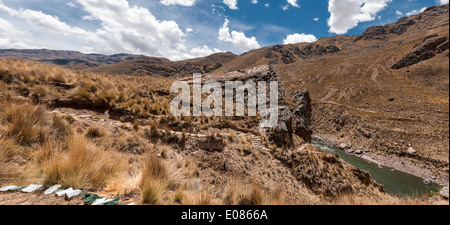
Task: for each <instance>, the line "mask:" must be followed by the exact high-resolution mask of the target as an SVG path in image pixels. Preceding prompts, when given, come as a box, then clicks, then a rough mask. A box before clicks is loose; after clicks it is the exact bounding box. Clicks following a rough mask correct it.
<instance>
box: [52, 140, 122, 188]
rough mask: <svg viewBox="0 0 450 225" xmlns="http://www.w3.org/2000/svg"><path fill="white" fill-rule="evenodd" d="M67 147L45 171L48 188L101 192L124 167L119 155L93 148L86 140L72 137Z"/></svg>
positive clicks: (57, 152)
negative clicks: (49, 185) (99, 190)
mask: <svg viewBox="0 0 450 225" xmlns="http://www.w3.org/2000/svg"><path fill="white" fill-rule="evenodd" d="M67 145H68V146H67V147H68V149H67V153H66V152H63V151H61V150H60V149H59V150H56V151H55V155H54V156H52V157H51V159H50V162H49V163H48V166H47V167H46V168H45V171H44V177H45V183H46V184H56V183H58V184H61V185H64V186H67V187H73V188H88V189H92V188H101V187H103V186H104V185H105V183H106V182H107V181H108V180H109V179H111V178H112V177H113V176H114V175H115V174H116V173H117V172H118V171H120V170H121V169H122V167H123V164H122V160H121V158H120V157H119V156H118V155H117V153H114V152H112V151H107V150H104V149H102V148H100V147H97V146H94V145H93V144H92V143H89V142H88V141H87V140H86V139H85V138H84V137H83V136H80V135H75V136H73V137H72V138H71V139H70V140H69V141H68V143H67Z"/></svg>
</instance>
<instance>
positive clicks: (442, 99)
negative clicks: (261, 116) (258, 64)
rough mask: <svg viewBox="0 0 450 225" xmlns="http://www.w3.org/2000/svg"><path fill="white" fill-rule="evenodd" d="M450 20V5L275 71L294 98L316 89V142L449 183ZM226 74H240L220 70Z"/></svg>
mask: <svg viewBox="0 0 450 225" xmlns="http://www.w3.org/2000/svg"><path fill="white" fill-rule="evenodd" d="M448 21H449V14H448V5H445V6H441V7H432V8H430V9H428V10H426V11H425V12H424V13H421V14H419V15H416V16H412V17H410V18H402V19H400V20H399V22H397V23H394V24H390V25H386V26H383V27H372V28H369V29H368V30H367V31H366V32H365V33H364V34H363V35H361V36H360V37H357V38H355V37H341V38H342V39H341V40H340V41H339V42H340V43H341V45H338V44H336V46H340V47H341V51H340V52H337V53H333V54H326V55H322V56H315V57H312V58H309V59H306V60H303V59H299V57H296V58H295V62H293V63H289V64H286V63H284V62H282V61H279V62H278V63H277V65H276V66H275V68H276V70H277V72H278V73H279V74H280V76H281V77H282V78H283V81H284V85H285V87H286V88H287V89H288V92H289V91H294V90H296V89H297V88H306V89H308V90H310V92H311V97H312V99H313V117H314V119H313V126H314V131H315V133H316V134H317V135H318V136H321V137H323V138H327V139H331V140H333V141H335V142H336V143H340V142H351V143H352V144H353V146H354V148H355V149H356V150H357V149H358V148H363V149H367V150H370V151H371V152H370V153H368V154H367V156H369V157H372V158H375V159H376V160H378V161H382V162H384V163H385V164H386V165H390V166H393V167H395V168H397V169H400V170H404V171H407V172H410V173H413V174H416V175H418V176H422V177H424V178H427V179H430V180H434V181H437V182H440V183H448V165H449V142H448V141H449V128H448V126H449V77H448V73H449V61H448V60H449V58H448V56H449V50H448V48H449V41H448V39H449V38H448V36H449V27H448ZM338 40H339V39H338ZM318 43H327V44H330V43H331V44H332V43H335V41H331V40H330V38H324V39H321V40H319V41H318V42H317V43H315V44H318ZM287 47H288V46H285V48H287ZM231 63H232V62H231ZM227 68H233V69H234V67H233V65H225V66H224V67H223V68H221V69H222V70H226V69H227ZM410 147H412V149H414V150H415V151H417V152H415V153H412V152H414V151H411V150H412V149H409V148H410ZM408 150H409V151H408Z"/></svg>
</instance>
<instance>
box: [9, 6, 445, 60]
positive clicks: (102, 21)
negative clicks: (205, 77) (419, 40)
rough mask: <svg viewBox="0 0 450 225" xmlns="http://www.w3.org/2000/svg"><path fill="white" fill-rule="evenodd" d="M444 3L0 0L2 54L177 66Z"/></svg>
mask: <svg viewBox="0 0 450 225" xmlns="http://www.w3.org/2000/svg"><path fill="white" fill-rule="evenodd" d="M446 3H448V0H314V1H311V0H69V1H62V0H0V48H2V49H5V48H19V49H23V48H47V49H56V50H76V51H81V52H84V53H102V54H116V53H132V54H145V55H148V56H158V57H166V58H169V59H171V60H181V59H187V58H193V57H199V56H205V55H209V54H212V53H214V52H221V51H231V52H234V53H236V54H241V53H243V52H246V51H249V50H251V49H255V48H260V47H263V46H270V45H275V44H282V43H298V42H313V41H315V40H316V39H318V38H321V37H326V36H334V35H354V34H361V33H362V32H364V30H365V29H366V28H367V27H369V26H373V25H383V24H387V23H392V22H395V21H396V20H397V19H398V18H400V17H402V16H408V15H413V14H417V13H419V12H421V11H423V10H424V9H425V8H426V7H428V6H432V5H440V4H446Z"/></svg>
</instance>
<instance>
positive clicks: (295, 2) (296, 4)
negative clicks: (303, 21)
mask: <svg viewBox="0 0 450 225" xmlns="http://www.w3.org/2000/svg"><path fill="white" fill-rule="evenodd" d="M297 1H298V0H287V2H288V3H289V4H290V5H292V6H293V7H300V5H298V3H297Z"/></svg>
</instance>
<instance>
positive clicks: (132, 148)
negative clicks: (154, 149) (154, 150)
mask: <svg viewBox="0 0 450 225" xmlns="http://www.w3.org/2000/svg"><path fill="white" fill-rule="evenodd" d="M114 143H115V147H116V148H117V150H118V151H120V152H124V153H131V154H136V155H140V154H143V153H145V152H147V151H148V149H150V148H151V146H149V145H147V143H146V142H145V141H144V139H142V138H141V137H140V136H139V135H138V134H136V135H131V134H129V133H127V132H121V133H120V136H119V138H116V139H115V142H114Z"/></svg>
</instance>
